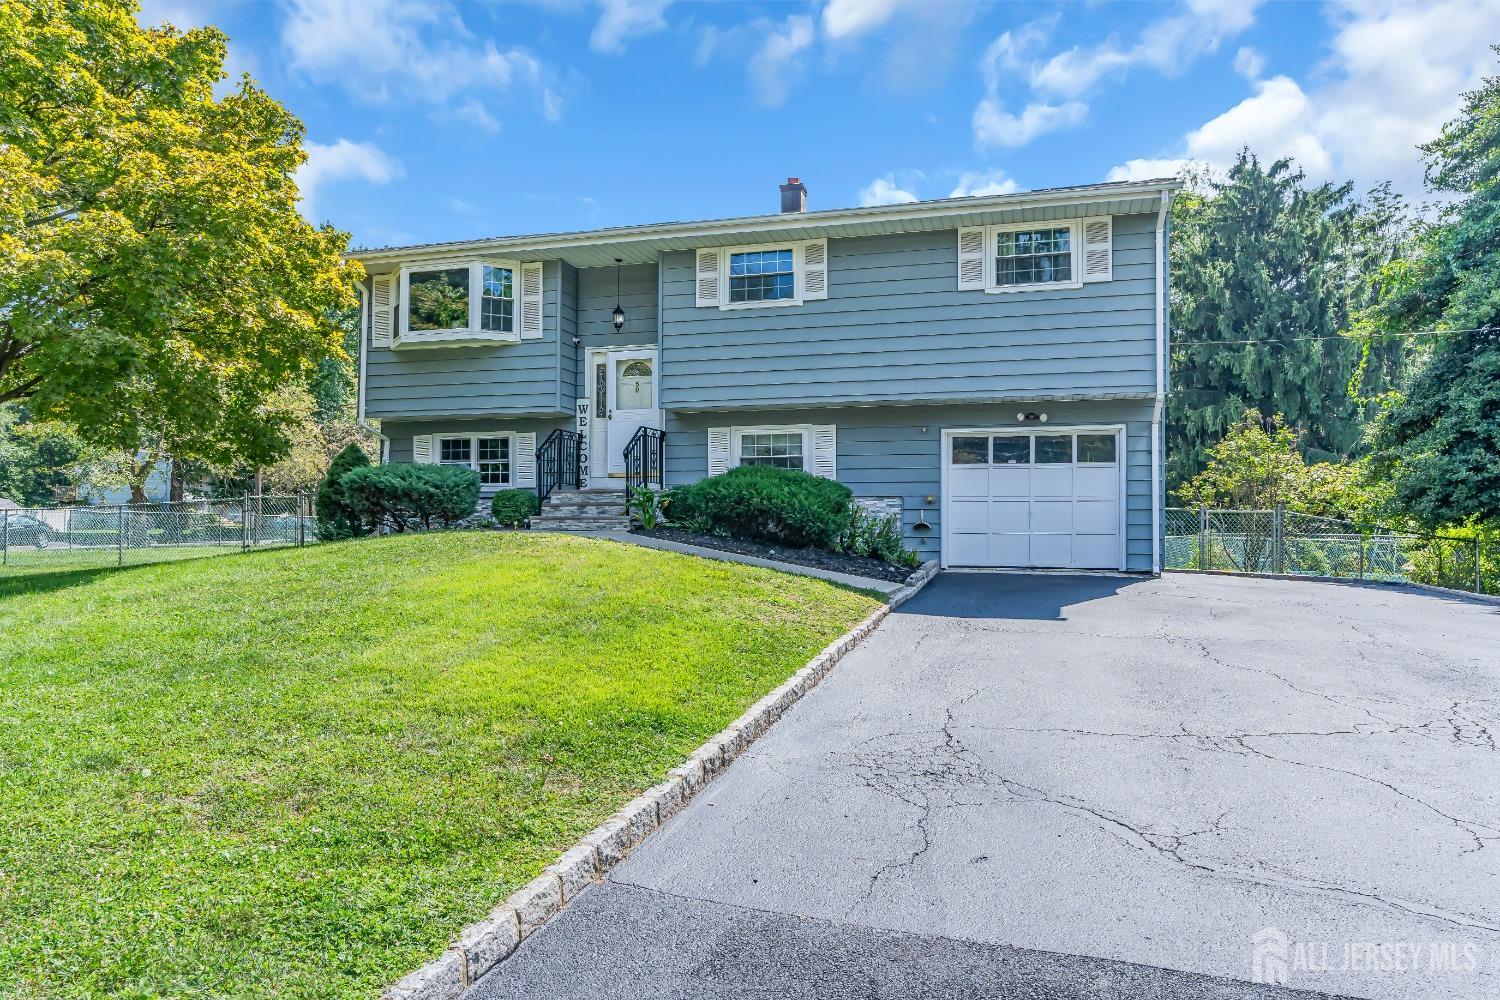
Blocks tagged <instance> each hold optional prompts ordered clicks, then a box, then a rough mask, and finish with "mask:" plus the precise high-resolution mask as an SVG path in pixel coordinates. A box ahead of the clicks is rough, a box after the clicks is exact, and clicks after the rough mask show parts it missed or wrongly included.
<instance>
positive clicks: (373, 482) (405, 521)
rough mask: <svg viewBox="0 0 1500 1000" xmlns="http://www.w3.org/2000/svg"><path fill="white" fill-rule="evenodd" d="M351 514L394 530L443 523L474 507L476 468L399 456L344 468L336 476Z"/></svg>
mask: <svg viewBox="0 0 1500 1000" xmlns="http://www.w3.org/2000/svg"><path fill="white" fill-rule="evenodd" d="M339 482H340V484H341V485H342V486H343V488H344V496H345V498H346V499H347V501H348V503H349V506H350V507H351V508H353V510H354V512H355V514H357V515H358V516H360V517H362V518H364V519H365V520H366V521H367V522H369V523H370V524H389V525H390V526H391V527H392V528H393V529H395V530H396V531H408V530H421V529H428V528H431V527H432V526H433V523H434V522H436V523H438V524H441V525H443V526H444V527H446V526H448V525H451V524H453V523H454V522H455V521H461V520H463V519H464V518H466V517H469V516H470V515H472V514H473V513H474V508H475V506H476V505H477V504H478V503H479V473H477V472H475V471H474V470H473V469H468V468H464V467H463V466H458V465H416V464H413V463H410V462H397V463H393V464H391V465H371V466H366V467H365V468H362V469H353V470H351V471H349V472H346V473H344V476H343V478H342V479H340V480H339Z"/></svg>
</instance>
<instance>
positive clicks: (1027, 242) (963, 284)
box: [958, 216, 1114, 292]
mask: <svg viewBox="0 0 1500 1000" xmlns="http://www.w3.org/2000/svg"><path fill="white" fill-rule="evenodd" d="M1113 233H1114V224H1113V221H1112V220H1111V218H1110V217H1109V216H1099V217H1097V218H1088V219H1063V220H1058V221H1055V222H1026V223H1006V224H1003V225H995V226H973V227H966V228H962V229H960V230H959V231H958V288H959V291H975V292H978V291H985V292H1020V291H1042V290H1047V291H1056V290H1059V289H1073V288H1082V287H1083V286H1084V284H1085V283H1086V282H1092V281H1109V280H1111V277H1112V271H1113V259H1114V235H1113Z"/></svg>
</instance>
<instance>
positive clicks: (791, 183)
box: [781, 177, 807, 214]
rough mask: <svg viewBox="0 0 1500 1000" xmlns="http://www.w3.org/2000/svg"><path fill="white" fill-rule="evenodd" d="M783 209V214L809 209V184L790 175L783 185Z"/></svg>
mask: <svg viewBox="0 0 1500 1000" xmlns="http://www.w3.org/2000/svg"><path fill="white" fill-rule="evenodd" d="M781 211H782V213H783V214H785V213H787V212H805V211H807V185H805V184H803V183H802V182H801V181H799V180H798V179H797V178H795V177H788V178H787V179H786V183H785V184H783V185H781Z"/></svg>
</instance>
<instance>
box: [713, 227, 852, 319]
mask: <svg viewBox="0 0 1500 1000" xmlns="http://www.w3.org/2000/svg"><path fill="white" fill-rule="evenodd" d="M694 271H695V273H694V294H695V298H696V303H697V305H700V306H711V307H714V308H718V309H754V308H758V307H766V306H795V305H800V304H802V303H803V302H807V301H809V300H812V299H826V298H828V241H827V240H807V241H798V242H796V243H790V244H785V243H781V244H777V243H770V244H766V245H763V246H748V247H704V248H702V249H700V250H698V251H697V252H696V257H695V262H694Z"/></svg>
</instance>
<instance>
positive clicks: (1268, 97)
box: [1185, 76, 1333, 177]
mask: <svg viewBox="0 0 1500 1000" xmlns="http://www.w3.org/2000/svg"><path fill="white" fill-rule="evenodd" d="M1255 90H1256V92H1255V94H1254V96H1252V97H1247V98H1245V99H1244V100H1243V101H1241V102H1240V103H1238V104H1236V105H1235V106H1234V107H1232V108H1230V109H1229V110H1228V111H1226V112H1224V113H1223V114H1221V115H1219V116H1218V117H1217V118H1214V119H1213V120H1211V121H1208V122H1205V123H1204V124H1203V125H1201V126H1200V127H1198V128H1197V129H1194V130H1193V131H1192V132H1190V133H1188V135H1187V138H1186V140H1185V146H1186V148H1187V154H1188V157H1189V158H1190V159H1195V160H1205V161H1207V162H1208V163H1209V164H1210V165H1212V166H1214V167H1219V168H1222V167H1224V166H1227V165H1228V164H1230V163H1232V162H1234V158H1235V155H1236V154H1237V153H1238V152H1239V151H1240V149H1241V148H1243V147H1245V146H1249V147H1250V149H1251V150H1252V151H1254V152H1255V153H1256V154H1257V155H1258V156H1260V157H1261V158H1262V159H1264V160H1273V159H1279V158H1280V157H1283V156H1290V157H1292V158H1293V159H1295V160H1296V161H1297V162H1298V163H1300V164H1301V165H1302V166H1303V167H1304V168H1305V169H1306V170H1307V172H1308V173H1309V174H1311V175H1313V176H1314V177H1328V176H1330V175H1331V174H1332V170H1333V157H1332V155H1331V154H1330V153H1329V152H1328V150H1327V149H1326V148H1325V147H1324V145H1323V141H1322V139H1321V138H1320V137H1319V135H1318V128H1317V122H1316V119H1315V115H1314V111H1313V107H1312V103H1311V102H1310V101H1309V100H1308V98H1307V94H1305V93H1304V92H1303V90H1302V88H1301V87H1300V86H1298V85H1297V82H1296V81H1295V80H1292V79H1291V78H1290V77H1285V76H1273V77H1271V79H1269V80H1264V81H1262V82H1260V83H1257V84H1256V85H1255Z"/></svg>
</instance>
